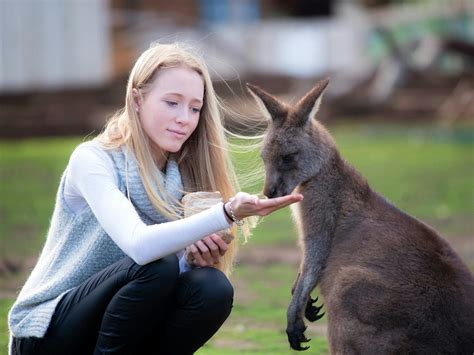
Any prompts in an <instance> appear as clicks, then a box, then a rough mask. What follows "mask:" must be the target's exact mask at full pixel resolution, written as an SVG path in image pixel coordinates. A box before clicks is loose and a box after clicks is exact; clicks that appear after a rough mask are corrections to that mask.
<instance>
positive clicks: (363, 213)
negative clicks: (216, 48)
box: [248, 80, 474, 354]
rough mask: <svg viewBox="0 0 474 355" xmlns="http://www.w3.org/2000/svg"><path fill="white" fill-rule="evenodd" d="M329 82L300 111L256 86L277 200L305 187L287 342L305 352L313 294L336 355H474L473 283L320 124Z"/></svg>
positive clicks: (268, 190)
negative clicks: (318, 297) (355, 166)
mask: <svg viewBox="0 0 474 355" xmlns="http://www.w3.org/2000/svg"><path fill="white" fill-rule="evenodd" d="M327 85H328V80H323V81H321V82H319V83H318V85H316V87H315V88H314V89H313V90H311V91H310V92H309V93H308V94H307V95H306V96H305V97H304V98H303V99H301V100H300V102H298V103H297V104H296V105H295V107H289V106H287V105H286V104H284V103H282V102H280V101H279V100H277V99H276V98H275V97H273V96H272V95H270V94H268V93H266V92H264V91H263V90H262V89H260V88H258V87H255V86H252V85H248V87H249V89H250V92H251V93H252V94H253V96H254V97H255V98H256V100H257V102H258V103H259V104H260V106H261V108H262V110H263V112H264V113H265V115H267V116H268V117H270V118H271V122H270V126H269V129H268V132H267V134H266V137H265V141H264V146H263V149H262V158H263V161H264V164H265V171H266V179H265V187H264V193H265V194H266V195H267V196H269V197H276V196H282V195H286V194H288V193H291V192H292V191H297V192H299V193H301V194H303V195H304V200H303V201H302V202H300V203H299V204H298V205H296V206H295V207H294V208H293V213H294V217H295V221H296V223H297V225H298V230H299V233H300V240H301V244H302V247H303V260H302V263H301V267H300V274H299V275H298V278H297V280H296V282H295V285H294V287H293V298H292V300H291V303H290V305H289V307H288V324H287V334H288V340H289V342H290V345H291V347H292V348H294V349H296V350H304V349H306V348H305V347H301V343H302V342H306V341H308V340H307V339H306V338H305V335H304V331H305V329H306V328H305V324H304V321H303V317H304V316H305V315H306V317H307V318H308V319H310V320H316V319H318V318H320V317H321V315H320V314H319V311H320V307H315V306H314V300H311V298H310V293H311V291H312V290H313V289H314V288H315V287H316V286H318V285H319V287H320V290H321V294H322V295H323V297H324V299H325V302H326V304H325V309H326V312H327V318H328V337H329V344H330V349H331V352H332V353H334V354H405V353H416V354H418V353H421V354H472V353H473V352H474V278H473V275H472V273H471V272H470V271H469V269H468V268H467V266H466V265H465V264H464V263H463V262H462V260H461V259H460V258H459V256H458V255H456V253H455V252H454V251H453V249H452V248H451V247H450V246H449V245H448V243H447V242H446V241H445V240H444V239H442V238H441V237H440V236H439V235H438V233H437V232H436V231H434V230H433V229H432V228H430V227H429V226H427V225H425V224H424V223H422V222H420V221H418V220H417V219H415V218H413V217H411V216H409V215H407V214H406V213H404V212H402V211H400V210H399V209H397V208H396V207H395V206H393V205H392V204H391V203H390V202H388V201H387V200H385V199H384V198H383V197H382V196H380V195H379V194H377V193H376V192H374V191H373V190H372V189H371V188H370V187H369V185H368V184H367V182H366V180H365V179H364V178H363V177H362V176H361V175H360V174H359V173H358V172H357V171H356V170H355V169H353V168H352V167H351V166H349V165H348V164H347V163H346V162H345V161H344V160H343V159H342V158H341V156H340V154H339V152H338V150H337V148H336V145H335V143H334V141H333V139H332V137H331V135H330V134H329V133H328V132H327V131H326V129H325V128H324V127H323V126H322V125H321V124H320V123H318V122H317V121H316V120H314V119H313V118H314V114H315V113H316V111H317V108H318V106H319V103H320V101H321V97H322V93H323V91H324V89H325V88H326V86H327Z"/></svg>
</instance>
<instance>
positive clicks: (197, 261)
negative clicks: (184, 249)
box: [189, 244, 207, 267]
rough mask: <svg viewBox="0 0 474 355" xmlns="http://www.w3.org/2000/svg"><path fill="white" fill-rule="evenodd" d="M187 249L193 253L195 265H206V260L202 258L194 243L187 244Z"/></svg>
mask: <svg viewBox="0 0 474 355" xmlns="http://www.w3.org/2000/svg"><path fill="white" fill-rule="evenodd" d="M189 251H190V252H191V254H192V255H193V257H194V264H195V265H196V266H201V267H204V266H206V265H207V263H206V261H205V260H204V259H203V257H202V256H201V253H200V252H199V249H198V248H197V247H196V245H194V244H191V245H190V246H189Z"/></svg>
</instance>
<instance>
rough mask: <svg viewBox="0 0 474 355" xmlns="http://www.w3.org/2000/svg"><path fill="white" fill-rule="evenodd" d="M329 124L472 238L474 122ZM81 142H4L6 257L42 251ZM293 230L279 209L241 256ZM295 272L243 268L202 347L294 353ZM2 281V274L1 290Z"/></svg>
mask: <svg viewBox="0 0 474 355" xmlns="http://www.w3.org/2000/svg"><path fill="white" fill-rule="evenodd" d="M330 131H331V132H332V133H333V135H334V137H335V138H336V141H337V143H338V146H339V148H340V150H341V153H342V155H343V157H344V158H345V159H346V160H347V161H349V162H350V163H351V164H352V165H353V166H354V167H356V168H357V169H358V170H359V171H360V172H361V173H362V174H363V175H364V176H365V177H366V178H367V179H368V181H369V183H370V184H371V186H372V187H373V188H374V189H375V190H376V191H378V192H380V193H382V194H383V195H384V196H386V197H387V198H388V199H389V200H391V201H392V202H393V203H394V204H395V205H397V206H398V207H399V208H401V209H403V210H405V211H406V212H408V213H410V214H412V215H415V216H416V217H418V218H421V219H423V220H425V221H427V222H429V223H433V224H434V225H435V226H436V227H437V228H438V229H439V230H440V231H441V232H442V233H443V234H445V235H447V236H448V237H449V236H456V235H467V236H472V235H473V232H474V225H473V222H472V221H471V220H472V216H473V214H474V204H473V201H474V145H473V142H474V139H473V137H474V129H473V128H472V127H464V128H456V129H452V130H440V129H436V128H433V127H431V126H417V127H406V126H380V125H379V126H371V125H364V124H357V125H343V126H335V127H332V128H330ZM82 140H83V139H82V138H78V137H76V138H62V139H56V138H55V139H27V140H18V141H0V196H2V198H0V262H1V260H4V259H8V260H13V261H16V260H20V261H23V260H26V259H32V258H34V257H35V256H36V255H37V254H38V252H39V250H40V247H41V245H42V244H43V242H44V238H45V233H46V231H47V228H48V224H49V218H50V217H51V212H52V208H53V205H54V197H55V194H56V189H57V186H58V182H59V178H60V175H61V173H62V171H63V170H64V167H65V165H66V163H67V160H68V157H69V155H70V153H71V152H72V150H73V149H74V147H75V146H76V145H77V144H78V143H80V142H81V141H82ZM257 156H258V155H257V154H256V153H253V154H244V155H236V161H237V165H238V166H239V169H238V170H239V172H240V171H241V170H243V169H245V170H247V169H251V170H252V171H257V170H255V169H254V166H255V159H258V158H256V157H257ZM257 165H258V164H257ZM249 167H251V168H249ZM257 175H258V174H257ZM245 182H246V184H244V185H245V186H246V190H247V191H251V192H258V191H260V190H261V187H262V181H261V180H260V181H258V180H255V179H253V180H252V179H247V180H246V181H245ZM295 236H296V233H295V231H294V228H293V226H292V224H291V220H290V217H289V209H285V210H282V211H278V212H276V213H274V214H273V215H271V216H269V217H266V218H265V219H263V221H262V222H261V223H260V224H259V225H258V227H257V228H256V229H255V230H254V235H253V237H252V238H251V240H250V241H249V243H248V244H247V245H246V246H245V247H244V248H243V250H242V253H245V250H246V248H252V247H254V246H259V247H262V248H264V247H271V246H274V245H282V244H286V245H291V246H293V245H294V244H295V240H296V237H295ZM295 274H296V270H295V267H294V266H291V265H285V264H270V265H265V266H258V265H253V264H246V265H244V264H242V265H237V268H236V271H235V274H234V279H235V280H236V288H237V289H236V299H235V302H234V309H233V312H232V314H231V316H230V318H229V320H228V321H227V322H226V323H225V325H224V326H223V327H222V329H221V330H220V331H219V332H218V334H217V335H216V336H215V337H214V338H213V339H212V340H211V341H210V342H209V344H208V345H206V347H204V348H203V349H202V350H201V351H199V354H201V355H207V354H211V355H212V354H241V353H246V354H288V353H289V352H290V351H289V348H288V345H287V341H286V335H285V331H284V329H285V323H286V319H285V312H286V307H287V305H288V302H289V299H290V294H289V291H290V288H291V285H292V283H293V279H294V276H295ZM9 276H10V277H11V276H12V275H9ZM21 277H24V275H23V276H21ZM0 279H1V277H0ZM2 282H3V283H2ZM2 284H4V281H2V280H0V291H2V289H1V287H2ZM11 302H12V299H11V298H6V299H3V300H1V299H0V349H5V347H6V343H7V341H8V340H7V338H6V332H7V330H6V314H7V311H8V308H9V306H10V304H11ZM323 322H324V320H323ZM323 324H324V323H323ZM308 332H309V334H307V335H308V336H309V337H312V341H311V343H310V345H311V351H312V353H318V354H324V353H327V352H328V350H327V343H326V340H325V339H324V337H323V336H321V335H320V334H319V333H318V332H317V331H315V330H314V329H312V328H309V329H308Z"/></svg>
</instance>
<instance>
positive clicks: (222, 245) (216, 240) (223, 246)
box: [210, 234, 229, 256]
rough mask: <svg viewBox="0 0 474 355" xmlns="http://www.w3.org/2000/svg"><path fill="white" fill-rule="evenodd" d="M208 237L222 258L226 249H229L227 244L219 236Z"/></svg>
mask: <svg viewBox="0 0 474 355" xmlns="http://www.w3.org/2000/svg"><path fill="white" fill-rule="evenodd" d="M210 237H211V239H212V240H213V241H214V243H216V244H217V246H218V247H219V255H220V256H223V255H224V254H225V252H226V251H227V249H229V246H228V245H227V243H226V242H225V241H224V240H223V239H222V238H221V237H220V236H219V234H211V235H210Z"/></svg>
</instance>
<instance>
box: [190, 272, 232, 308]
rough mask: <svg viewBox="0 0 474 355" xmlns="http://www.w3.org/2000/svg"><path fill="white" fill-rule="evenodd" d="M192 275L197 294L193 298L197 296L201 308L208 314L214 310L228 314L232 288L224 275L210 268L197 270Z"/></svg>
mask: <svg viewBox="0 0 474 355" xmlns="http://www.w3.org/2000/svg"><path fill="white" fill-rule="evenodd" d="M192 273H194V275H193V276H194V280H193V281H194V283H195V284H196V288H197V293H198V294H197V295H195V296H197V299H198V300H199V301H200V303H201V304H202V307H203V308H205V309H206V310H208V311H210V312H212V311H213V310H215V311H224V312H227V311H228V312H229V313H230V309H231V308H232V303H233V298H234V288H233V287H232V284H231V283H230V281H229V279H228V278H227V277H226V276H225V275H224V273H223V272H222V271H220V270H218V269H215V268H211V267H205V268H201V269H197V270H194V271H193V272H192ZM192 273H191V274H192Z"/></svg>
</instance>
